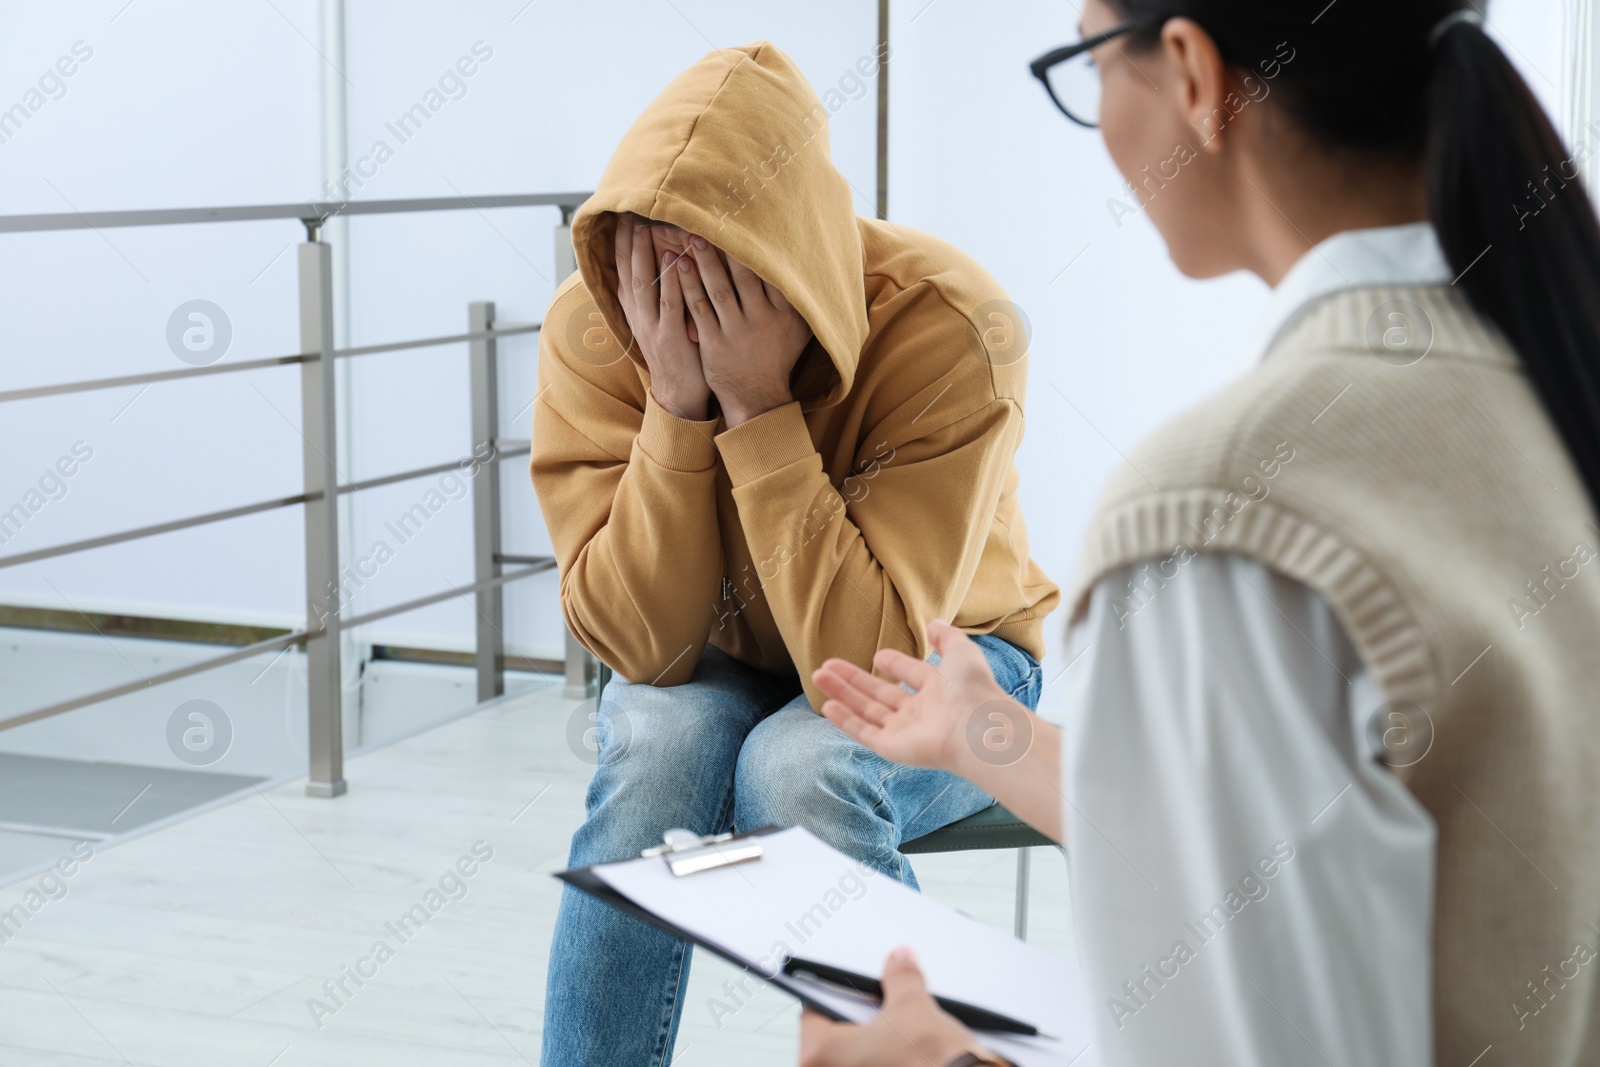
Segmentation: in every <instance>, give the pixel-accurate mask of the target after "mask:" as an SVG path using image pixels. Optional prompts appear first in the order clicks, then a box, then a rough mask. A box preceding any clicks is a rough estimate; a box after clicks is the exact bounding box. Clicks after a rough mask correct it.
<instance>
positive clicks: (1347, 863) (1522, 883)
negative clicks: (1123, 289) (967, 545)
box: [801, 0, 1600, 1067]
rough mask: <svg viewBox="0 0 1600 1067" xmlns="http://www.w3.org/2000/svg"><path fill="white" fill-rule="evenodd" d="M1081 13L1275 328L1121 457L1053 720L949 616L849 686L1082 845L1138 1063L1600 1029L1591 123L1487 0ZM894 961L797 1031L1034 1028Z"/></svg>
mask: <svg viewBox="0 0 1600 1067" xmlns="http://www.w3.org/2000/svg"><path fill="white" fill-rule="evenodd" d="M1082 15H1083V18H1082V25H1081V27H1080V28H1081V31H1082V35H1083V39H1082V40H1081V41H1080V42H1078V43H1076V44H1072V45H1068V46H1065V47H1062V48H1057V49H1055V50H1053V51H1051V52H1049V53H1047V54H1045V55H1043V56H1041V57H1040V58H1039V59H1038V60H1036V61H1035V62H1034V64H1033V68H1032V69H1033V72H1034V74H1035V75H1036V76H1037V77H1039V79H1040V80H1041V81H1043V82H1044V84H1045V87H1046V88H1047V89H1048V91H1049V94H1050V98H1051V99H1052V100H1053V101H1054V103H1055V105H1056V106H1057V107H1058V108H1059V109H1060V111H1061V112H1062V113H1064V114H1065V115H1066V117H1067V118H1069V119H1071V120H1073V122H1075V123H1077V124H1079V125H1081V126H1085V127H1098V128H1099V130H1100V131H1101V134H1102V137H1103V139H1104V144H1105V147H1106V149H1107V150H1108V151H1109V153H1110V155H1111V157H1112V159H1113V160H1114V161H1115V163H1116V164H1117V166H1118V168H1119V169H1120V170H1121V172H1122V173H1123V175H1124V176H1125V177H1126V178H1127V179H1128V181H1129V183H1130V184H1131V185H1132V187H1133V189H1134V191H1135V192H1136V193H1137V195H1138V196H1139V198H1140V200H1141V202H1142V204H1143V206H1144V208H1145V209H1146V210H1147V211H1148V213H1149V216H1150V218H1151V220H1152V221H1153V222H1154V224H1155V225H1156V227H1157V228H1158V229H1159V230H1160V231H1161V234H1162V236H1163V238H1164V239H1165V240H1166V243H1167V247H1168V250H1169V252H1170V254H1171V256H1172V258H1173V260H1174V262H1175V263H1176V264H1177V265H1178V266H1179V268H1181V269H1182V270H1183V271H1184V272H1185V273H1186V274H1188V275H1190V276H1192V277H1197V278H1205V277H1214V276H1217V275H1220V274H1224V273H1228V272H1231V271H1235V270H1248V271H1252V272H1254V273H1255V274H1257V275H1258V276H1260V277H1261V278H1262V279H1263V280H1265V281H1266V282H1267V283H1268V284H1269V285H1271V286H1272V287H1273V290H1274V293H1273V298H1272V301H1271V304H1270V308H1269V311H1268V314H1267V316H1266V318H1265V319H1264V321H1263V322H1262V323H1261V327H1260V331H1259V332H1260V337H1259V342H1258V343H1257V344H1256V345H1255V346H1254V348H1253V350H1252V353H1251V355H1252V357H1253V359H1254V364H1253V368H1252V370H1251V371H1250V372H1249V373H1247V374H1245V375H1244V376H1243V377H1241V378H1239V379H1238V380H1236V381H1235V382H1233V383H1231V384H1230V385H1228V386H1227V387H1226V388H1224V389H1223V390H1222V391H1221V392H1220V393H1218V394H1217V395H1215V396H1213V397H1210V398H1208V399H1205V400H1203V401H1201V402H1199V403H1198V404H1197V406H1195V407H1194V408H1193V409H1192V410H1190V411H1188V412H1187V413H1185V414H1183V415H1181V416H1179V417H1178V418H1176V419H1174V420H1173V421H1172V422H1170V423H1169V424H1168V425H1167V426H1165V427H1163V428H1162V429H1161V430H1159V431H1158V432H1157V433H1156V434H1154V435H1153V436H1152V437H1151V439H1149V440H1148V441H1146V442H1145V443H1144V444H1143V445H1142V446H1141V447H1140V448H1138V449H1137V450H1136V451H1135V452H1133V453H1132V454H1131V455H1130V457H1129V462H1128V463H1127V465H1126V467H1125V469H1123V470H1122V471H1120V472H1119V473H1118V474H1117V476H1116V477H1114V478H1113V480H1112V482H1111V484H1110V485H1109V486H1108V487H1107V488H1106V490H1105V492H1104V495H1103V497H1102V499H1101V502H1100V505H1099V509H1098V512H1097V514H1096V516H1095V518H1094V520H1093V522H1092V524H1091V528H1090V530H1089V534H1088V537H1087V547H1086V550H1085V553H1084V557H1083V561H1082V564H1081V566H1080V567H1079V570H1078V573H1077V575H1076V578H1075V580H1074V582H1073V583H1072V589H1071V591H1070V593H1069V595H1068V598H1067V600H1066V603H1067V604H1068V605H1069V606H1070V610H1071V612H1072V616H1071V626H1070V631H1069V642H1070V646H1071V647H1070V648H1069V649H1068V650H1067V655H1066V657H1065V659H1064V662H1067V663H1069V664H1070V666H1069V667H1068V668H1067V669H1066V671H1065V673H1064V675H1063V676H1062V678H1061V679H1060V681H1059V682H1057V683H1056V684H1058V685H1060V686H1063V687H1065V689H1066V700H1065V705H1066V709H1067V710H1066V719H1065V723H1064V725H1063V726H1062V727H1061V728H1059V729H1058V728H1057V727H1056V726H1055V725H1052V724H1051V723H1048V722H1045V721H1043V720H1041V719H1038V718H1036V717H1034V716H1033V715H1032V714H1031V713H1029V712H1028V711H1027V710H1026V709H1023V708H1020V707H1012V706H1010V705H1009V704H1008V702H1006V701H1005V699H1004V695H1003V693H1000V691H999V690H998V688H997V687H996V686H995V684H994V682H993V680H992V679H991V678H989V677H988V674H987V670H986V668H985V665H984V660H983V656H982V653H981V650H978V649H977V648H976V647H975V646H974V645H973V644H972V642H971V641H970V640H969V638H968V636H967V635H965V634H963V633H962V632H960V631H959V630H956V629H955V628H953V627H950V626H948V625H945V624H943V623H934V624H933V625H932V626H931V627H930V636H931V638H932V643H933V645H934V647H935V648H937V649H938V650H939V652H940V654H941V659H940V661H939V662H938V664H937V666H934V665H931V664H924V663H918V662H915V661H913V660H910V659H908V658H907V657H905V656H903V655H900V654H898V653H894V652H880V653H879V655H878V657H877V659H876V660H875V662H874V666H875V667H876V668H877V673H876V674H869V673H867V672H865V671H863V670H861V669H860V668H859V667H857V666H853V665H851V664H847V663H843V662H839V661H830V662H829V663H827V664H825V665H824V667H823V668H822V669H821V670H819V671H818V672H817V674H816V682H817V685H818V687H819V688H820V689H822V690H823V691H824V692H826V693H827V694H828V695H829V697H830V698H831V699H830V700H829V702H828V704H827V705H826V707H825V708H824V713H825V714H826V715H827V716H828V718H829V719H831V720H832V721H833V722H834V723H835V724H837V725H838V726H840V727H841V728H842V729H843V730H845V731H846V732H847V733H849V734H850V735H851V736H853V737H856V738H857V739H859V740H860V741H862V742H863V743H864V744H866V745H868V746H870V747H872V748H874V749H876V750H877V751H878V752H880V753H882V754H883V755H885V756H887V757H888V758H890V759H892V760H895V761H897V762H901V763H909V764H916V765H923V766H931V767H937V768H941V769H947V770H951V771H954V772H956V773H959V774H962V775H964V776H966V777H967V778H969V779H970V780H972V781H973V782H975V783H977V784H978V785H979V786H981V787H982V788H984V789H985V790H987V791H988V792H989V793H991V794H993V795H994V796H995V797H996V798H997V799H998V800H999V801H1000V802H1002V803H1004V804H1005V805H1007V806H1008V807H1009V808H1011V810H1013V811H1014V812H1016V813H1017V814H1019V815H1021V816H1022V817H1023V818H1026V819H1027V820H1028V821H1029V822H1031V823H1032V824H1033V825H1035V826H1037V827H1038V828H1040V829H1041V830H1043V831H1044V832H1046V833H1048V834H1050V835H1051V836H1052V837H1053V838H1054V839H1056V840H1058V841H1061V842H1062V843H1063V844H1064V845H1065V846H1066V847H1067V849H1068V851H1069V854H1070V864H1071V870H1072V888H1073V913H1074V923H1075V927H1076V930H1077V933H1078V954H1079V959H1080V962H1081V965H1082V970H1083V985H1084V991H1085V993H1086V995H1087V1000H1088V1007H1089V1010H1090V1013H1091V1018H1092V1019H1093V1020H1094V1026H1095V1035H1094V1042H1093V1044H1094V1050H1093V1052H1092V1054H1091V1057H1092V1058H1095V1059H1098V1060H1099V1062H1101V1063H1103V1064H1106V1065H1108V1067H1168V1065H1172V1064H1199V1065H1205V1064H1218V1065H1245V1064H1252V1065H1255V1064H1260V1065H1267V1064H1273V1065H1281V1064H1330V1065H1338V1067H1345V1065H1351V1067H1368V1065H1378V1064H1384V1065H1406V1067H1410V1065H1418V1067H1421V1065H1427V1064H1437V1065H1440V1067H1495V1065H1500V1064H1507V1065H1509V1064H1539V1065H1541V1067H1579V1065H1593V1064H1597V1063H1600V656H1597V655H1596V653H1595V650H1596V648H1597V646H1600V526H1597V524H1596V519H1595V514H1596V512H1595V501H1596V499H1597V498H1600V224H1597V221H1596V216H1595V212H1594V208H1593V206H1592V205H1591V202H1590V200H1589V198H1588V196H1587V194H1586V193H1585V191H1584V189H1583V188H1582V186H1581V184H1580V181H1579V179H1578V159H1579V158H1586V155H1585V156H1580V157H1576V158H1575V156H1574V154H1573V153H1572V152H1569V151H1568V150H1567V149H1566V148H1565V147H1564V146H1563V145H1562V143H1561V139H1560V137H1559V136H1558V135H1557V134H1556V132H1555V130H1554V128H1553V127H1552V125H1551V122H1550V120H1549V118H1548V117H1547V116H1546V115H1545V114H1544V112H1543V111H1542V109H1541V108H1540V107H1539V105H1538V103H1537V102H1536V101H1535V99H1534V97H1533V94H1532V93H1531V92H1530V91H1529V89H1528V86H1527V85H1526V84H1525V83H1524V82H1523V80H1522V78H1521V77H1520V76H1519V75H1518V74H1517V72H1516V71H1515V69H1514V68H1513V67H1512V65H1511V64H1510V63H1509V62H1508V61H1507V59H1506V56H1505V55H1504V54H1503V53H1502V51H1501V50H1500V48H1499V47H1498V46H1497V45H1496V44H1495V43H1494V41H1493V40H1492V39H1491V38H1490V37H1489V36H1488V35H1487V34H1486V32H1485V29H1484V19H1483V15H1482V12H1481V11H1480V10H1479V9H1478V8H1476V7H1474V6H1469V5H1468V4H1464V3H1462V2H1461V0H1333V2H1332V3H1329V2H1328V0H1309V2H1302V0H1085V3H1084V5H1083V8H1082ZM1585 151H1586V152H1587V151H1588V150H1585ZM1119 355H1120V354H1119ZM1126 358H1137V354H1136V353H1135V354H1128V355H1127V356H1126ZM902 683H903V684H902ZM990 727H997V728H1002V729H998V732H997V729H993V728H990ZM1000 735H1004V736H1005V737H1007V738H1009V739H1010V740H1009V742H1008V746H1009V747H1008V746H1001V748H999V749H996V748H995V747H994V744H993V743H992V741H993V739H994V738H995V737H997V736H1000ZM972 738H981V739H982V743H981V744H978V743H974V742H971V741H969V739H972ZM885 989H886V996H885V1002H884V1011H883V1015H882V1017H881V1018H880V1020H879V1021H877V1022H875V1023H873V1024H871V1025H867V1026H860V1027H850V1026H843V1025H840V1024H834V1023H828V1022H826V1021H824V1020H822V1019H820V1018H818V1017H815V1016H812V1015H808V1016H807V1017H806V1018H805V1020H804V1021H803V1026H802V1049H801V1061H802V1063H804V1064H807V1065H843V1064H867V1063H872V1064H896V1063H905V1064H919V1065H922V1064H933V1065H935V1067H944V1065H945V1064H948V1063H984V1062H1002V1054H1003V1053H1004V1052H1005V1050H1007V1049H1010V1050H1011V1052H1012V1054H1013V1055H1016V1054H1017V1049H1018V1048H1019V1047H1020V1046H1017V1045H1015V1044H1011V1045H1008V1044H1007V1043H1006V1042H1007V1041H1008V1040H1010V1039H1006V1038H994V1037H990V1036H989V1035H976V1036H975V1035H973V1034H971V1033H969V1032H967V1031H966V1030H965V1029H964V1028H963V1027H961V1026H960V1025H959V1024H958V1023H956V1022H955V1020H953V1019H951V1018H950V1017H948V1016H946V1015H944V1014H943V1013H942V1012H940V1011H939V1009H938V1007H937V1005H936V1004H935V1002H934V1001H933V1000H932V999H931V998H930V997H929V996H928V991H927V989H926V988H925V986H924V985H923V984H922V978H921V976H920V974H919V973H918V970H917V967H916V965H915V963H914V961H913V960H911V959H909V958H908V957H906V956H905V955H904V954H903V953H902V954H899V955H897V956H895V957H894V958H892V959H891V961H890V963H889V964H888V965H887V967H886V972H885ZM935 992H937V990H935ZM1063 1051H1064V1053H1065V1054H1064V1055H1063V1056H1062V1057H1061V1062H1066V1061H1067V1060H1068V1059H1070V1058H1071V1055H1072V1054H1073V1053H1075V1052H1076V1051H1077V1050H1076V1049H1072V1050H1063ZM1084 1062H1088V1060H1085V1061H1084Z"/></svg>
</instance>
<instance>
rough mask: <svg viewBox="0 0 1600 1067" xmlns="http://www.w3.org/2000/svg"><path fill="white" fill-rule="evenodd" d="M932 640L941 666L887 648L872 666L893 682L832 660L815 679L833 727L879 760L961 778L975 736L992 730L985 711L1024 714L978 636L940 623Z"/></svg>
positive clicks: (930, 626) (930, 635)
mask: <svg viewBox="0 0 1600 1067" xmlns="http://www.w3.org/2000/svg"><path fill="white" fill-rule="evenodd" d="M928 640H929V642H930V643H931V644H932V645H933V648H934V650H935V651H937V652H938V653H939V657H940V662H939V665H938V666H937V667H935V666H933V665H932V664H930V663H924V662H923V661H921V660H919V659H913V658H912V657H911V656H908V655H906V654H905V653H904V652H898V651H895V650H893V649H887V648H886V649H882V650H880V651H879V652H878V654H877V655H876V656H874V657H873V659H872V664H873V666H874V667H876V668H877V669H878V670H880V671H882V672H883V674H884V675H885V676H886V677H887V678H888V681H885V680H884V679H883V678H878V677H876V676H874V675H872V674H870V673H868V672H867V671H864V670H862V669H861V668H860V667H857V666H856V665H855V664H853V663H848V662H846V661H845V660H842V659H830V660H828V661H827V662H825V663H824V664H823V665H822V666H821V667H819V668H818V669H817V670H816V671H815V672H814V673H813V674H812V676H811V678H812V680H813V681H814V682H816V683H817V688H818V689H821V690H822V691H823V692H824V693H826V694H827V695H828V696H829V697H830V698H832V699H830V700H829V701H828V702H827V703H825V704H824V705H823V706H822V714H823V715H825V716H827V718H828V721H829V722H831V723H833V724H834V725H835V726H837V727H839V729H841V730H843V731H844V732H845V733H847V734H849V735H850V736H851V737H853V738H855V739H856V740H857V741H859V742H861V743H862V744H863V745H866V746H867V747H868V748H870V749H872V750H873V751H874V752H876V753H878V754H879V755H880V756H883V757H885V758H886V759H891V760H893V761H894V762H896V763H905V764H910V765H911V766H914V767H931V768H933V769H935V770H941V771H953V772H954V773H956V774H962V773H963V772H964V771H966V770H967V769H968V767H969V766H970V763H971V758H970V757H972V756H973V755H974V753H972V752H971V751H970V749H971V747H972V743H971V742H972V739H973V737H974V736H976V737H977V738H978V740H979V741H980V742H981V741H982V740H983V738H984V731H985V730H986V729H988V728H989V727H988V725H987V720H986V719H985V714H986V712H985V709H986V708H990V709H991V710H997V709H1000V708H1005V710H1006V712H1007V716H1005V717H1007V718H1014V717H1015V713H1014V712H1011V711H1010V708H1007V707H1006V706H1007V705H1010V706H1011V707H1015V708H1017V709H1018V711H1020V710H1021V709H1020V706H1019V705H1016V704H1015V702H1013V701H1012V700H1011V699H1010V698H1009V697H1007V696H1006V694H1005V691H1004V690H1002V689H1001V688H1000V686H999V684H998V683H996V682H995V680H994V674H993V673H992V672H991V671H990V670H989V661H988V659H987V658H986V657H985V656H984V654H983V650H982V649H981V648H979V647H978V645H977V643H976V642H974V641H973V640H972V638H970V637H968V636H967V635H966V634H964V633H962V632H961V631H960V630H958V629H956V628H955V627H954V626H951V625H950V624H949V623H947V622H941V621H939V620H935V621H933V622H930V623H929V624H928ZM900 682H904V683H905V684H906V685H908V686H910V687H911V688H912V689H915V690H916V692H915V693H908V692H906V690H905V689H903V688H901V686H900V685H899V684H898V683H900ZM975 722H976V728H975V726H974V724H975Z"/></svg>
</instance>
